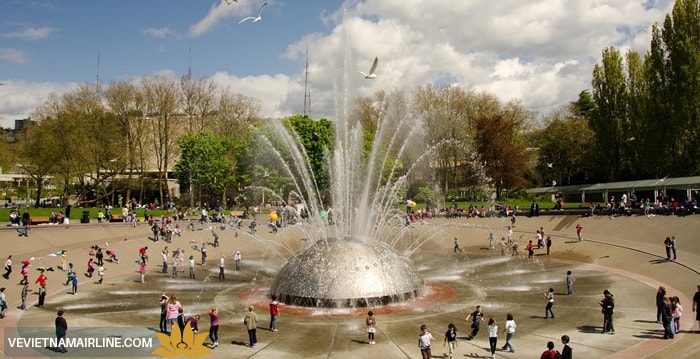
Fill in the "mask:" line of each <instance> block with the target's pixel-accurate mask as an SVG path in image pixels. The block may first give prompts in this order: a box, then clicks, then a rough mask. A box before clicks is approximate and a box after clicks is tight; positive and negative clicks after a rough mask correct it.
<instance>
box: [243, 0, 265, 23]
mask: <svg viewBox="0 0 700 359" xmlns="http://www.w3.org/2000/svg"><path fill="white" fill-rule="evenodd" d="M265 6H267V2H264V3H263V4H262V5H260V8H259V9H258V16H257V17H252V16H248V17H247V18H245V19H243V20H241V21H239V22H238V23H239V24H240V23H243V22H246V21H248V20H253V22H258V21H260V20H262V17H261V16H260V14H261V13H262V9H263V8H264V7H265Z"/></svg>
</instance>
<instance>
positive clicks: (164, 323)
mask: <svg viewBox="0 0 700 359" xmlns="http://www.w3.org/2000/svg"><path fill="white" fill-rule="evenodd" d="M167 314H168V296H167V295H165V293H163V294H162V295H161V296H160V324H159V326H160V332H161V333H167V332H168V320H167V319H166V318H167Z"/></svg>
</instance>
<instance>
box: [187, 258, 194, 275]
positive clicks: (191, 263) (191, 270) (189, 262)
mask: <svg viewBox="0 0 700 359" xmlns="http://www.w3.org/2000/svg"><path fill="white" fill-rule="evenodd" d="M187 267H188V268H189V269H190V278H192V279H196V277H195V275H194V256H193V255H190V258H189V260H188V261H187Z"/></svg>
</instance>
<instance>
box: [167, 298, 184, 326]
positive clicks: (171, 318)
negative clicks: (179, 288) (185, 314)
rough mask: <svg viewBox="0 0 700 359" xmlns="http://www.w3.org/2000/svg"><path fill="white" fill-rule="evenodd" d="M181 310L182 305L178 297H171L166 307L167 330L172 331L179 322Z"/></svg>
mask: <svg viewBox="0 0 700 359" xmlns="http://www.w3.org/2000/svg"><path fill="white" fill-rule="evenodd" d="M181 308H182V304H180V301H178V300H177V296H176V295H175V294H173V295H171V296H170V299H168V303H167V304H166V306H165V311H166V314H165V319H166V320H167V322H168V327H167V329H172V327H173V324H175V322H176V321H177V315H178V313H179V311H180V309H181ZM166 333H167V332H166Z"/></svg>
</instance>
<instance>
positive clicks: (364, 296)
mask: <svg viewBox="0 0 700 359" xmlns="http://www.w3.org/2000/svg"><path fill="white" fill-rule="evenodd" d="M423 289H424V284H423V280H422V279H421V278H420V277H418V275H417V274H416V273H415V271H414V269H413V267H412V266H411V264H410V262H409V261H408V260H407V259H406V258H404V257H403V256H401V255H399V254H398V253H397V252H396V251H395V250H394V249H393V248H391V247H390V246H389V245H387V244H385V243H384V242H382V241H378V240H372V239H364V240H363V239H362V238H343V239H336V238H329V239H327V240H319V241H317V242H316V243H314V244H313V245H311V246H310V247H307V248H306V249H305V250H303V251H301V252H299V253H297V254H296V255H295V256H294V257H292V258H290V259H289V261H288V262H287V264H286V265H285V266H284V267H283V268H282V270H280V272H279V274H278V275H277V277H276V279H275V281H274V282H273V284H272V288H271V292H272V294H273V295H276V296H277V298H278V300H279V301H280V302H283V303H286V304H290V305H298V306H305V307H326V308H334V307H365V306H370V307H371V306H378V305H386V304H389V303H394V302H401V301H404V300H406V299H410V298H415V297H417V296H419V295H421V294H422V292H423Z"/></svg>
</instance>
